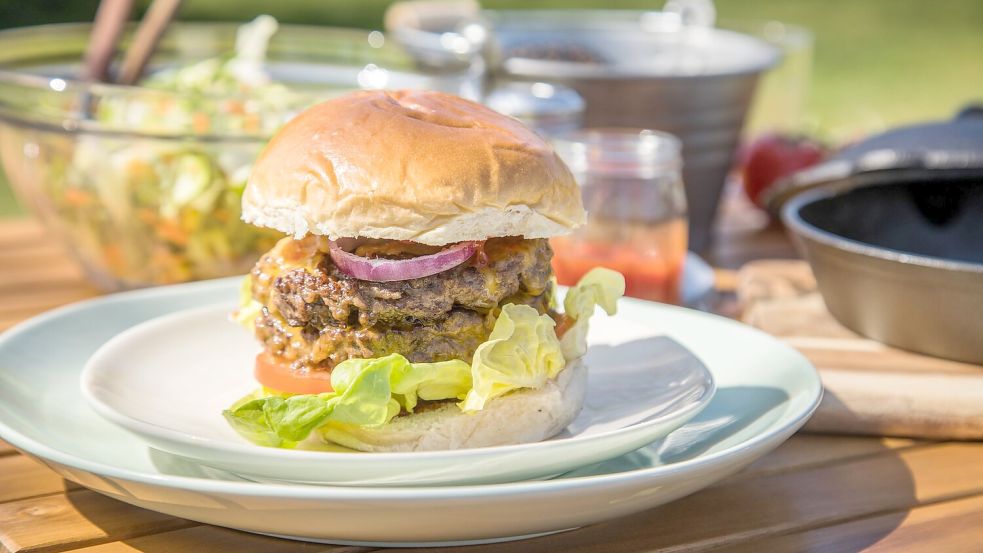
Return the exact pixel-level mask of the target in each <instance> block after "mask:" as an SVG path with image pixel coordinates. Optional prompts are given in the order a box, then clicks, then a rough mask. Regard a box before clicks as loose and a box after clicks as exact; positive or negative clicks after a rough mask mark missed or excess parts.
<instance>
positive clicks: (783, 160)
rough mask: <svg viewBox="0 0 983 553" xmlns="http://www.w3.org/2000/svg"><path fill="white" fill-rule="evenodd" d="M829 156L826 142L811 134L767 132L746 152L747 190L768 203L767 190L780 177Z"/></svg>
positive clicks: (756, 199)
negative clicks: (764, 195)
mask: <svg viewBox="0 0 983 553" xmlns="http://www.w3.org/2000/svg"><path fill="white" fill-rule="evenodd" d="M825 157H826V148H825V147H824V146H823V144H822V143H820V142H818V141H816V140H814V139H811V138H807V137H796V136H787V135H780V134H765V135H762V136H760V137H758V138H757V139H755V140H754V142H752V143H751V145H750V146H749V147H748V148H747V151H746V153H745V156H744V171H743V176H744V192H745V194H747V197H748V199H750V200H751V201H752V202H754V205H756V206H758V207H764V206H763V205H762V202H761V199H762V196H763V192H764V191H765V190H767V189H768V188H770V187H771V186H772V185H773V184H775V183H776V182H778V181H779V180H780V179H782V178H784V177H787V176H789V175H791V174H792V173H795V172H797V171H801V170H802V169H806V168H808V167H812V166H813V165H816V164H817V163H819V162H820V161H822V160H823V158H825Z"/></svg>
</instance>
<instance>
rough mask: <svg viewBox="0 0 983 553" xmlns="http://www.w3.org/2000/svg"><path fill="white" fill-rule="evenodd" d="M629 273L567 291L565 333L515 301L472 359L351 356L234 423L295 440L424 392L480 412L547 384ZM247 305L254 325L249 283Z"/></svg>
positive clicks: (258, 438)
mask: <svg viewBox="0 0 983 553" xmlns="http://www.w3.org/2000/svg"><path fill="white" fill-rule="evenodd" d="M624 289H625V281H624V278H623V277H622V276H621V274H619V273H617V272H615V271H611V270H609V269H603V268H598V269H594V270H592V271H591V272H589V273H588V274H587V275H585V276H584V277H583V278H582V279H581V280H580V282H579V283H578V284H577V285H576V286H574V287H572V288H571V289H570V291H569V292H568V293H567V296H566V299H565V301H564V308H565V309H566V314H567V316H568V317H570V318H572V319H574V320H575V322H574V323H573V325H572V326H571V327H570V328H569V329H568V330H567V332H566V334H564V336H563V339H558V338H557V336H556V331H555V329H554V326H555V323H554V322H553V319H552V318H551V317H550V316H549V315H540V314H539V312H537V311H536V310H535V309H533V308H532V307H529V306H528V305H514V304H507V305H505V306H503V307H502V311H501V313H500V314H499V316H498V318H497V319H496V321H495V326H494V328H493V329H492V332H491V335H490V336H489V337H488V340H487V341H486V342H484V343H482V344H481V345H480V346H478V349H477V350H476V351H475V354H474V358H473V360H472V362H471V364H470V365H469V364H468V363H466V362H464V361H462V360H459V359H455V360H451V361H442V362H439V363H411V362H410V361H408V360H407V359H406V358H405V357H403V356H402V355H399V354H397V353H394V354H392V355H387V356H385V357H379V358H375V359H349V360H347V361H344V362H342V363H339V364H338V365H337V366H336V367H335V368H334V369H333V370H332V371H331V387H332V388H333V389H334V391H333V392H330V393H326V394H305V395H293V396H291V395H286V394H276V393H270V392H269V391H266V390H263V391H261V392H259V393H256V394H252V395H250V396H247V397H245V398H243V399H242V400H240V401H239V402H237V403H236V404H235V405H233V406H232V407H231V408H230V409H228V410H226V411H225V412H224V415H225V418H226V419H227V420H228V421H229V424H231V425H232V427H233V428H234V429H235V430H236V431H237V432H238V433H239V434H240V435H242V436H243V437H245V438H247V439H249V440H250V441H252V442H254V443H256V444H259V445H264V446H270V447H287V448H290V447H295V446H296V445H297V443H298V442H300V441H303V440H305V439H306V438H307V437H308V436H309V435H310V434H311V433H312V432H313V431H314V430H316V429H318V428H320V427H323V426H325V425H327V424H330V423H340V424H350V425H357V426H366V427H378V426H381V425H384V424H387V423H388V422H390V421H391V420H392V419H393V417H395V416H396V415H398V414H399V413H401V412H404V411H405V412H408V413H412V412H413V410H414V409H415V408H416V406H417V404H418V402H419V401H420V400H425V401H434V400H445V399H457V400H460V402H459V403H458V406H459V407H460V408H461V409H462V410H463V411H464V412H474V411H478V410H481V409H482V408H484V406H485V404H486V403H487V402H488V401H490V400H493V399H494V398H496V397H499V396H502V395H505V394H507V393H509V392H512V391H515V390H519V389H523V388H539V387H542V386H543V385H544V384H545V383H546V381H547V380H548V379H551V378H555V377H556V376H557V375H558V374H559V373H560V372H561V371H562V370H563V369H564V367H565V366H566V365H567V364H568V363H569V362H570V361H572V360H574V359H576V358H578V357H580V356H582V355H583V354H584V353H585V352H586V351H587V343H586V337H587V325H588V322H587V320H588V319H589V318H590V316H591V315H592V314H593V313H594V309H595V306H596V305H600V306H601V307H602V308H603V309H604V311H605V312H606V313H608V314H609V315H614V314H615V311H616V309H617V299H618V298H619V297H621V296H622V295H623V294H624ZM240 293H241V305H242V306H241V307H240V309H239V311H238V312H237V313H236V314H235V315H234V316H233V318H234V319H235V320H236V321H237V322H240V323H243V324H245V325H246V326H251V325H252V322H253V320H254V319H255V316H256V313H258V310H259V309H261V306H260V304H259V302H257V301H255V300H254V299H253V298H252V296H251V290H250V283H249V279H248V278H247V279H246V283H244V284H243V286H242V289H241V291H240Z"/></svg>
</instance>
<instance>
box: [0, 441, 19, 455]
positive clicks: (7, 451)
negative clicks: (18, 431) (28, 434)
mask: <svg viewBox="0 0 983 553" xmlns="http://www.w3.org/2000/svg"><path fill="white" fill-rule="evenodd" d="M14 453H17V450H16V449H14V446H12V445H10V444H8V443H7V442H5V441H3V440H0V456H4V455H12V454H14Z"/></svg>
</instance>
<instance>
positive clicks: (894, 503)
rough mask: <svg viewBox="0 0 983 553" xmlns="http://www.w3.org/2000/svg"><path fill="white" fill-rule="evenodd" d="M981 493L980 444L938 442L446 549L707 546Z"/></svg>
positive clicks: (569, 552)
mask: <svg viewBox="0 0 983 553" xmlns="http://www.w3.org/2000/svg"><path fill="white" fill-rule="evenodd" d="M978 494H983V444H938V445H930V446H925V447H918V448H910V449H902V450H900V451H897V452H896V454H889V455H876V456H872V457H863V458H861V459H858V460H855V461H848V462H845V463H839V464H835V465H828V466H823V467H819V468H813V469H806V470H800V471H794V472H789V473H778V474H774V475H770V476H764V477H761V478H754V479H745V480H737V481H735V482H730V483H726V484H723V485H718V486H716V487H712V488H709V489H707V490H704V491H702V492H700V493H698V494H695V495H692V496H689V497H686V498H683V499H681V500H678V501H675V502H673V503H670V504H668V505H665V506H663V507H659V508H656V509H652V510H649V511H645V512H643V513H639V514H636V515H632V516H629V517H625V518H622V519H618V520H614V521H612V522H609V523H606V524H602V525H597V526H591V527H588V528H583V529H581V530H575V531H573V532H568V533H565V534H559V535H556V536H550V537H546V538H538V539H533V540H529V541H524V542H513V543H511V544H498V545H494V546H477V547H468V548H450V549H443V550H440V551H441V552H442V553H450V552H457V553H483V552H485V551H496V552H504V551H524V552H525V551H528V552H541V551H542V552H546V551H564V552H565V553H578V552H582V551H583V552H587V551H594V550H597V549H605V550H608V551H610V550H616V551H650V550H661V549H665V550H671V551H678V552H687V551H704V550H708V549H711V548H716V547H724V546H729V545H737V544H740V543H745V542H751V541H754V540H760V539H764V538H769V537H772V536H777V535H782V534H788V533H791V532H795V531H800V530H806V529H810V528H815V527H818V526H828V525H832V524H841V523H846V522H850V521H853V520H856V519H859V518H864V517H868V516H871V515H875V514H880V513H884V512H893V511H902V510H905V509H909V508H912V507H915V506H918V505H922V504H926V503H933V502H938V501H943V500H947V499H955V498H960V497H969V496H973V495H978ZM612 543H617V547H616V548H612V547H610V546H609V544H612ZM417 551H419V550H417ZM433 551H434V552H437V551H438V550H436V549H435V550H433ZM406 553H411V551H410V550H407V551H406Z"/></svg>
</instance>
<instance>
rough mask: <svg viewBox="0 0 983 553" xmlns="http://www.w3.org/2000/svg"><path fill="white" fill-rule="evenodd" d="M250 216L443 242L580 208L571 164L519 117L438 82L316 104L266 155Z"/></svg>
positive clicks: (528, 226) (578, 212) (518, 232)
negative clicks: (435, 86)
mask: <svg viewBox="0 0 983 553" xmlns="http://www.w3.org/2000/svg"><path fill="white" fill-rule="evenodd" d="M242 211H243V219H244V220H245V221H247V222H249V223H253V224H256V225H259V226H264V227H271V228H275V229H277V230H280V231H283V232H286V233H288V234H292V235H294V236H298V237H299V236H303V235H305V234H307V233H313V234H318V235H325V236H327V237H329V238H332V239H334V238H341V237H352V238H356V237H368V238H387V239H393V240H412V241H414V242H421V243H424V244H430V245H443V244H448V243H453V242H460V241H464V240H483V239H485V238H492V237H496V236H524V237H526V238H545V237H549V236H554V235H558V234H565V233H567V232H569V231H570V230H571V229H573V228H575V227H577V226H580V225H581V224H583V222H584V220H585V213H584V209H583V205H582V204H581V199H580V190H579V188H578V186H577V184H576V181H574V178H573V176H572V175H571V174H570V170H569V169H567V167H566V166H565V165H564V164H563V162H562V161H561V160H560V158H559V157H558V156H557V155H556V154H555V153H554V152H553V149H552V148H551V147H550V146H549V144H547V143H546V141H545V140H543V139H542V138H540V137H539V136H538V135H537V134H535V133H534V132H533V131H531V130H529V129H527V128H526V127H525V126H523V125H522V124H521V123H520V122H518V121H517V120H515V119H513V118H511V117H508V116H505V115H502V114H499V113H497V112H495V111H492V110H491V109H489V108H486V107H484V106H482V105H480V104H476V103H474V102H471V101H468V100H464V99H462V98H458V97H457V96H452V95H449V94H444V93H440V92H431V91H413V90H401V91H362V92H355V93H352V94H348V95H345V96H342V97H340V98H337V99H334V100H330V101H327V102H324V103H322V104H319V105H316V106H314V107H312V108H310V109H308V110H306V111H304V112H303V113H301V114H300V115H298V116H297V117H295V118H294V119H293V120H292V121H290V122H289V123H287V124H286V125H285V126H284V127H283V129H281V130H280V132H279V133H278V134H277V135H276V136H275V137H273V140H272V141H270V143H269V144H268V145H267V146H266V149H265V150H263V152H262V154H260V156H259V159H258V160H257V161H256V164H255V166H254V167H253V170H252V174H251V175H250V177H249V182H248V184H247V186H246V190H245V192H244V195H243V201H242Z"/></svg>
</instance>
